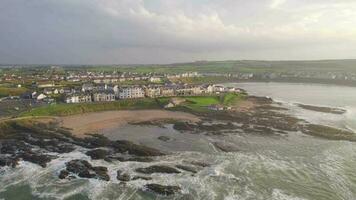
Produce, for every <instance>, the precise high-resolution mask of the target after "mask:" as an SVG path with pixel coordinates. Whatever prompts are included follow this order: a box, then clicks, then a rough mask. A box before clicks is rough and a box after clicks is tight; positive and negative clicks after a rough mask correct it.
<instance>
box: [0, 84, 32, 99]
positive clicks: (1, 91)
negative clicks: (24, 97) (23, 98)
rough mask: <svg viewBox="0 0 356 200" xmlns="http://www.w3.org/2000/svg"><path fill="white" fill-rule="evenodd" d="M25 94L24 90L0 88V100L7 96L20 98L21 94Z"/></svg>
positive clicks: (25, 90)
mask: <svg viewBox="0 0 356 200" xmlns="http://www.w3.org/2000/svg"><path fill="white" fill-rule="evenodd" d="M25 92H27V89H26V88H23V87H22V88H17V87H3V86H0V98H1V97H8V96H20V95H21V94H23V93H25Z"/></svg>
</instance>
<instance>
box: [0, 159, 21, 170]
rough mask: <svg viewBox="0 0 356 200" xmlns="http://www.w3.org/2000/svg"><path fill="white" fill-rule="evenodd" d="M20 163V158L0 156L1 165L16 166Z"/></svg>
mask: <svg viewBox="0 0 356 200" xmlns="http://www.w3.org/2000/svg"><path fill="white" fill-rule="evenodd" d="M18 164H19V159H18V158H16V157H15V158H10V157H0V167H4V166H9V167H13V168H14V167H16V166H17V165H18Z"/></svg>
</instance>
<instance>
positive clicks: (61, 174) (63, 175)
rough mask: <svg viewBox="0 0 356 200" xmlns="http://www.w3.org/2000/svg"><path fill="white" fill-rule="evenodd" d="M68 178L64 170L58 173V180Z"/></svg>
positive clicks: (67, 173)
mask: <svg viewBox="0 0 356 200" xmlns="http://www.w3.org/2000/svg"><path fill="white" fill-rule="evenodd" d="M68 176H69V172H68V171H67V170H65V169H64V170H62V171H61V172H60V173H59V175H58V178H60V179H65V178H67V177H68Z"/></svg>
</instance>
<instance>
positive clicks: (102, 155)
mask: <svg viewBox="0 0 356 200" xmlns="http://www.w3.org/2000/svg"><path fill="white" fill-rule="evenodd" d="M85 154H86V155H88V156H90V157H91V159H93V160H99V159H106V157H107V156H108V155H109V152H108V151H107V150H104V149H94V150H91V151H87V152H86V153H85Z"/></svg>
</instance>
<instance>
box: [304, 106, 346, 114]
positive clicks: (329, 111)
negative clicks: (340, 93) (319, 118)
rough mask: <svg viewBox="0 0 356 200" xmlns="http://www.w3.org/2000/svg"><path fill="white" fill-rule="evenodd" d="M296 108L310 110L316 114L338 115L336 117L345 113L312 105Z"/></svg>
mask: <svg viewBox="0 0 356 200" xmlns="http://www.w3.org/2000/svg"><path fill="white" fill-rule="evenodd" d="M297 106H299V107H300V108H303V109H305V110H312V111H316V112H323V113H331V114H338V115H342V114H344V113H345V112H346V110H344V109H341V108H330V107H320V106H312V105H305V104H297Z"/></svg>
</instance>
